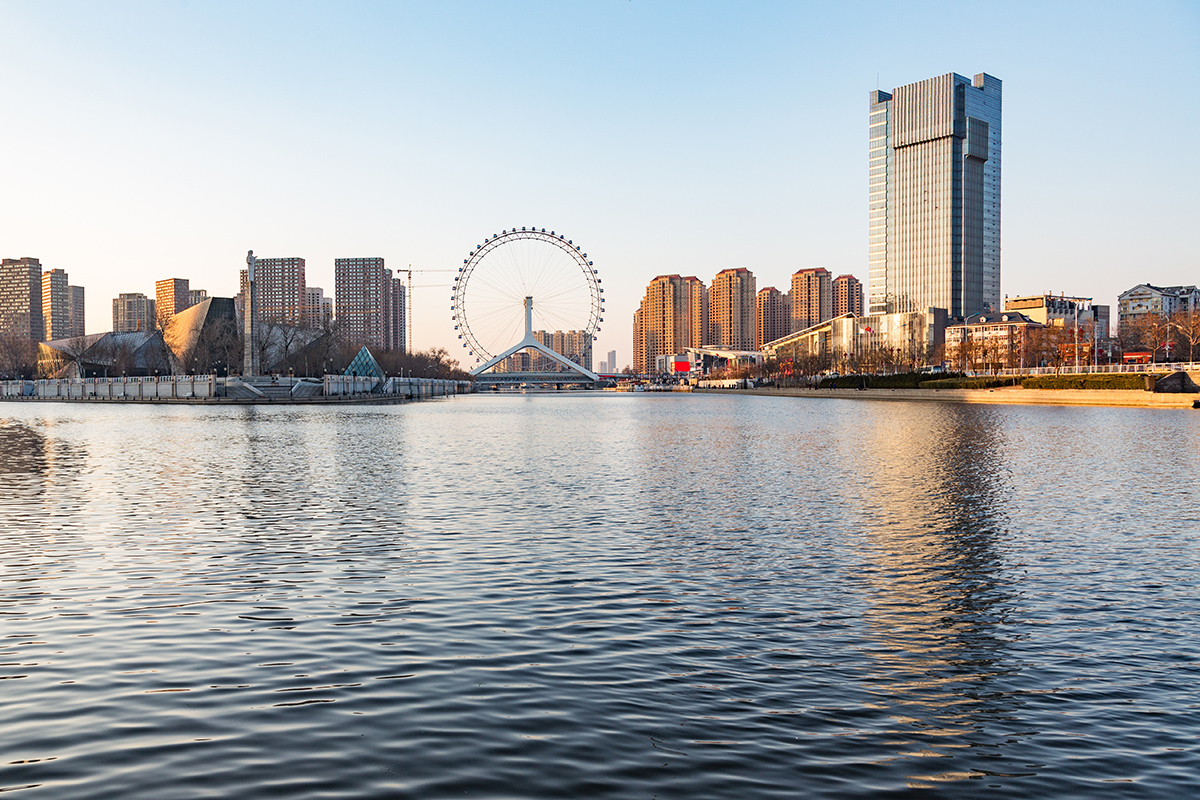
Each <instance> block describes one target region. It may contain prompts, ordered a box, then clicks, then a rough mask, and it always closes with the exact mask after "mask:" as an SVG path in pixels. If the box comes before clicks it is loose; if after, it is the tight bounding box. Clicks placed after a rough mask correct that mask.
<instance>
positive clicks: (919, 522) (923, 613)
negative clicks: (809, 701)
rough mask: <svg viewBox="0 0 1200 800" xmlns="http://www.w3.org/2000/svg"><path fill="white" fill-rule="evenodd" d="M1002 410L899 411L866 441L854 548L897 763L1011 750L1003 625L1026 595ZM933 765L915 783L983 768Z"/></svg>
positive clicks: (877, 687) (871, 683)
mask: <svg viewBox="0 0 1200 800" xmlns="http://www.w3.org/2000/svg"><path fill="white" fill-rule="evenodd" d="M1002 414H1003V411H1002V410H1001V409H998V408H995V407H989V406H970V405H961V406H960V405H944V406H940V407H938V408H937V409H936V410H934V411H933V413H930V410H929V409H928V408H927V407H919V406H901V407H899V408H897V413H896V414H889V415H887V416H886V417H884V418H882V419H884V420H886V423H885V422H880V423H877V425H876V427H875V428H874V429H873V430H870V431H868V432H867V436H866V438H867V441H866V442H865V443H864V444H865V447H864V451H865V452H867V453H869V454H870V459H871V465H870V468H869V469H867V470H865V471H864V472H865V480H866V482H867V484H868V485H867V487H864V490H863V496H864V497H866V498H868V499H869V501H871V502H873V503H875V504H876V508H875V513H874V514H873V515H870V516H869V517H868V519H867V523H866V530H865V536H864V538H863V540H862V549H863V555H864V557H865V558H864V562H865V563H864V570H865V576H864V578H865V584H866V587H867V603H866V605H865V609H866V623H867V627H868V631H867V641H868V644H867V650H868V651H869V653H870V655H871V656H872V658H873V659H874V660H875V662H876V664H877V665H878V667H877V669H876V670H875V672H874V673H873V675H872V676H870V677H869V678H868V679H867V680H866V683H867V688H868V690H869V691H870V692H871V693H872V695H873V696H874V697H875V698H876V702H877V704H878V707H880V708H882V709H885V710H887V712H888V714H889V715H890V716H891V717H892V718H893V719H894V720H895V723H896V725H895V728H894V730H893V731H891V732H892V733H893V734H895V735H896V737H897V738H896V740H895V745H896V746H897V748H898V751H899V753H900V754H901V755H902V756H913V757H927V756H941V757H946V756H950V755H952V754H954V753H955V751H957V750H958V749H959V748H972V749H973V750H972V752H971V755H972V757H974V756H983V755H984V753H983V752H981V751H976V750H974V748H978V747H983V748H996V749H998V748H1000V747H1002V746H1003V745H1004V744H1005V743H1006V741H1007V742H1012V741H1013V738H1012V736H1013V734H1012V731H1011V727H1012V726H1010V725H1008V724H1005V723H1004V722H1003V720H1005V719H1008V718H1011V717H1012V716H1013V714H1014V712H1015V710H1016V707H1017V705H1018V704H1019V701H1018V700H1017V699H1015V697H1014V695H1013V693H1012V692H1011V686H1012V684H1013V682H1014V679H1015V676H1016V674H1017V673H1018V671H1019V668H1020V667H1019V664H1018V663H1017V661H1016V659H1015V657H1014V656H1013V654H1012V653H1011V652H1010V648H1009V645H1010V643H1011V641H1012V635H1011V634H1010V633H1008V628H1007V623H1008V621H1009V620H1010V619H1011V618H1012V617H1013V616H1014V612H1015V611H1016V608H1017V604H1018V602H1019V591H1020V590H1019V586H1018V585H1017V583H1016V581H1015V580H1014V578H1015V571H1016V569H1017V566H1016V565H1015V564H1013V563H1012V560H1011V558H1010V557H1009V555H1008V552H1007V548H1006V544H1005V541H1006V533H1007V532H1008V530H1009V526H1010V521H1009V520H1008V518H1007V516H1006V513H1005V508H1006V500H1007V498H1008V495H1009V494H1010V492H1011V488H1012V487H1011V475H1010V470H1009V465H1008V463H1007V461H1006V446H1005V441H1004V434H1003V427H1002V424H1001V423H1002ZM958 754H959V756H960V757H961V756H963V755H965V754H964V753H962V752H959V753H958ZM991 755H993V756H994V755H996V752H993V753H991ZM972 760H973V758H972ZM933 763H936V762H933ZM933 763H931V765H930V767H928V768H926V767H925V765H924V763H921V764H920V765H916V764H915V765H914V773H912V774H911V776H910V777H911V779H912V780H914V781H916V782H917V783H924V782H925V781H927V780H938V781H940V780H947V779H955V778H959V777H966V776H967V775H968V774H974V775H978V774H980V773H981V772H986V771H987V770H986V769H985V768H984V766H980V767H974V766H970V767H968V766H967V765H964V764H962V763H961V758H960V759H956V760H955V762H954V763H953V765H952V766H951V765H946V766H951V769H950V770H949V771H947V770H945V769H944V768H939V767H936V766H933ZM943 763H944V762H943Z"/></svg>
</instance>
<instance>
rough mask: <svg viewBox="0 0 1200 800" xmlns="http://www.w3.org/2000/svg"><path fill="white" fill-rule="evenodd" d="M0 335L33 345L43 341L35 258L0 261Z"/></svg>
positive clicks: (39, 272)
mask: <svg viewBox="0 0 1200 800" xmlns="http://www.w3.org/2000/svg"><path fill="white" fill-rule="evenodd" d="M0 335H3V336H16V337H19V338H21V339H31V340H33V341H35V342H40V341H42V340H44V339H45V338H46V326H45V324H44V322H43V320H42V262H41V261H39V260H38V259H36V258H29V257H25V258H5V259H0Z"/></svg>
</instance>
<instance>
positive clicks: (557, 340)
mask: <svg viewBox="0 0 1200 800" xmlns="http://www.w3.org/2000/svg"><path fill="white" fill-rule="evenodd" d="M533 338H534V339H535V340H536V341H538V342H539V343H541V344H543V345H545V346H546V347H549V348H550V349H551V350H553V351H554V352H556V353H558V354H559V355H562V356H566V357H567V358H568V359H570V360H571V361H574V362H575V363H576V364H578V365H579V366H581V367H583V368H584V369H589V370H590V369H591V368H592V337H590V336H588V335H587V331H534V332H533ZM527 349H528V350H532V348H527ZM529 356H530V359H529V367H528V368H529V369H533V370H539V371H540V370H549V371H553V372H558V371H560V370H561V366H560V365H559V364H557V363H555V362H554V361H553V360H551V359H550V358H549V357H548V356H544V355H542V354H540V353H537V352H530V353H529Z"/></svg>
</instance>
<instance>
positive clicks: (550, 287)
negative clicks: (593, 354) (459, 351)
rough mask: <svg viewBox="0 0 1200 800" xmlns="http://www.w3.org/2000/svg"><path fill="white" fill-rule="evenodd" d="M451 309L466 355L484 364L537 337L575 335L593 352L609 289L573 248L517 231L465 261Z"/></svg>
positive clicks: (541, 232) (539, 231)
mask: <svg viewBox="0 0 1200 800" xmlns="http://www.w3.org/2000/svg"><path fill="white" fill-rule="evenodd" d="M527 298H532V301H528V300H527ZM529 307H531V308H532V312H531V314H530V313H527V312H528V311H529ZM450 309H451V312H452V315H453V318H454V327H455V330H456V331H457V333H458V336H459V338H460V339H461V340H462V344H463V347H464V348H465V349H466V350H467V351H468V352H469V353H470V356H471V358H472V359H473V360H474V361H475V362H476V363H483V362H486V361H488V360H489V359H492V358H494V357H495V356H496V355H497V354H498V353H501V352H502V351H504V350H505V349H512V348H511V346H512V345H513V344H514V343H515V342H519V341H522V337H523V336H524V337H526V338H528V337H529V336H530V335H531V332H532V331H533V330H545V331H552V332H553V331H562V332H568V331H574V332H575V334H576V336H575V338H576V339H577V340H579V341H582V342H586V343H587V346H588V347H590V345H591V343H592V342H593V341H594V340H595V337H596V333H597V332H598V331H599V330H600V323H601V322H603V312H604V289H603V288H602V287H601V286H600V276H599V273H598V272H597V271H596V268H595V266H594V265H593V263H592V262H591V261H589V260H588V255H587V253H586V252H584V250H583V248H582V247H580V246H579V245H577V244H575V243H574V242H573V241H572V240H570V239H568V238H566V237H565V236H563V235H562V234H560V233H558V232H556V231H547V230H546V229H545V228H512V229H505V230H503V231H501V232H500V233H494V234H492V235H491V236H488V237H485V238H484V240H483V242H482V243H480V244H478V245H476V246H475V247H474V248H473V249H472V250H471V252H470V254H469V255H468V257H467V258H465V259H463V263H462V266H461V267H459V268H458V275H457V276H456V277H455V279H454V289H453V293H452V294H451V306H450Z"/></svg>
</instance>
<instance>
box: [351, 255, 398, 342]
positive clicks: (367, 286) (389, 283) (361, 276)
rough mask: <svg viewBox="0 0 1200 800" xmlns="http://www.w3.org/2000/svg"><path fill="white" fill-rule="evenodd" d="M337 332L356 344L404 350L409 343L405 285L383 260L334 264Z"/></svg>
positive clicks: (374, 259) (359, 260)
mask: <svg viewBox="0 0 1200 800" xmlns="http://www.w3.org/2000/svg"><path fill="white" fill-rule="evenodd" d="M333 273H334V278H333V280H334V306H335V309H336V315H335V316H336V319H337V325H338V332H339V333H340V334H341V335H342V337H343V338H345V339H346V340H347V341H349V342H351V343H353V344H359V345H367V346H369V347H379V348H392V349H403V348H404V346H405V344H406V341H405V339H406V337H405V325H404V323H405V320H404V311H405V306H404V284H403V282H402V281H401V280H400V279H399V278H394V277H392V271H391V270H390V269H387V268H386V267H384V265H383V259H382V258H378V257H371V258H339V259H335V260H334V262H333Z"/></svg>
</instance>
